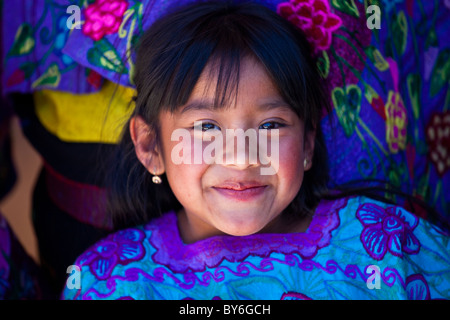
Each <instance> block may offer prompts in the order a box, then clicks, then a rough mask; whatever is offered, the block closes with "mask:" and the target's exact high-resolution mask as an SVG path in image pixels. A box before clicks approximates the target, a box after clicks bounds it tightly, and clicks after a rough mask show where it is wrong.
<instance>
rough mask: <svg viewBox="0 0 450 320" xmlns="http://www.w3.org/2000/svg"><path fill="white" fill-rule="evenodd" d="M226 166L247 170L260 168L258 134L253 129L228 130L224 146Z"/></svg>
mask: <svg viewBox="0 0 450 320" xmlns="http://www.w3.org/2000/svg"><path fill="white" fill-rule="evenodd" d="M224 151H225V152H224V165H225V166H229V167H234V168H235V169H239V170H245V169H247V168H250V167H258V166H260V162H259V159H258V134H257V131H256V130H255V129H253V128H250V129H247V130H246V131H244V130H243V129H227V130H226V134H225V145H224Z"/></svg>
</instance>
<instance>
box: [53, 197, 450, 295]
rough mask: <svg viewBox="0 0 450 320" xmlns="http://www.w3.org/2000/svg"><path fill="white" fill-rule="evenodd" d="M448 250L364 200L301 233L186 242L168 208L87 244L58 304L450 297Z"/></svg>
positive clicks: (335, 206) (417, 226) (327, 204)
mask: <svg viewBox="0 0 450 320" xmlns="http://www.w3.org/2000/svg"><path fill="white" fill-rule="evenodd" d="M449 253H450V238H449V234H448V233H445V232H444V231H442V230H441V229H438V228H436V227H434V226H433V225H431V224H429V223H428V222H426V221H425V220H423V219H420V218H418V217H417V216H415V215H413V214H411V213H410V212H407V211H406V210H404V209H403V208H401V207H399V206H393V205H389V204H386V203H382V202H378V201H374V200H371V199H368V198H364V197H351V198H343V199H340V200H335V201H322V202H321V203H320V204H319V206H318V208H317V209H316V213H315V215H314V216H313V218H312V222H311V224H310V226H309V227H308V229H307V230H306V231H305V232H303V233H293V234H254V235H249V236H243V237H233V236H215V237H211V238H208V239H204V240H200V241H197V242H194V243H192V244H185V243H184V242H183V240H182V239H181V237H180V232H179V229H178V222H177V216H176V214H175V213H174V212H169V213H166V214H164V215H163V216H162V217H161V218H158V219H155V220H154V221H152V222H150V223H149V224H147V225H144V226H138V227H135V228H129V229H124V230H121V231H118V232H116V233H114V234H111V235H109V236H108V237H106V238H105V239H103V240H102V241H99V242H98V243H96V244H95V245H93V246H92V247H91V248H89V249H88V250H87V251H86V252H85V253H84V254H82V255H81V256H80V257H79V258H78V259H77V260H76V262H75V265H76V266H78V267H79V268H80V270H81V273H80V274H79V277H80V278H79V279H80V283H79V286H78V287H74V286H70V285H67V286H66V287H65V288H64V291H63V293H62V298H63V299H86V300H90V299H128V300H129V299H136V300H138V299H143V300H144V299H169V300H181V299H199V300H210V299H211V300H218V299H223V300H230V299H231V300H234V299H257V300H273V299H283V300H299V299H301V300H305V299H308V300H310V299H314V300H316V299H413V300H414V299H416V300H430V299H442V298H443V299H450V254H449ZM374 270H375V271H374ZM70 280H71V279H68V281H70Z"/></svg>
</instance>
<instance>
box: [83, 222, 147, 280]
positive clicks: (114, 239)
mask: <svg viewBox="0 0 450 320" xmlns="http://www.w3.org/2000/svg"><path fill="white" fill-rule="evenodd" d="M143 239H144V233H143V232H142V231H141V230H138V229H126V230H121V231H119V232H117V233H114V234H112V235H110V236H108V237H107V238H105V239H104V240H101V241H100V242H98V243H97V244H96V245H95V246H94V247H93V248H92V249H90V250H89V251H86V252H85V253H84V254H83V255H82V256H81V257H80V259H79V261H77V265H80V266H83V265H89V268H90V270H91V272H92V274H93V275H95V276H96V277H97V278H98V279H100V280H105V279H107V278H108V277H109V276H110V275H111V272H112V270H113V269H114V267H115V266H116V265H117V264H121V265H127V264H129V263H130V262H133V261H137V260H140V259H142V257H144V255H145V249H144V246H143V245H142V240H143Z"/></svg>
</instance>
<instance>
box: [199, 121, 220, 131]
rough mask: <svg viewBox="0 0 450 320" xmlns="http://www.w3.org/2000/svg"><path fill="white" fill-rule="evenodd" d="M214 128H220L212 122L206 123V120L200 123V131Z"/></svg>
mask: <svg viewBox="0 0 450 320" xmlns="http://www.w3.org/2000/svg"><path fill="white" fill-rule="evenodd" d="M214 129H216V130H220V128H219V127H218V126H216V125H215V124H213V123H208V122H206V123H202V131H203V132H205V131H209V130H214Z"/></svg>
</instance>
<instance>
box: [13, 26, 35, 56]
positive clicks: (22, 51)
mask: <svg viewBox="0 0 450 320" xmlns="http://www.w3.org/2000/svg"><path fill="white" fill-rule="evenodd" d="M35 44H36V41H35V40H34V38H33V28H32V27H31V26H30V25H29V24H28V23H23V24H22V25H21V26H20V27H19V29H17V32H16V36H15V38H14V43H13V45H12V47H11V50H10V51H9V52H8V55H7V56H8V57H11V56H22V55H26V54H28V53H30V52H31V51H33V49H34V46H35Z"/></svg>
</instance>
